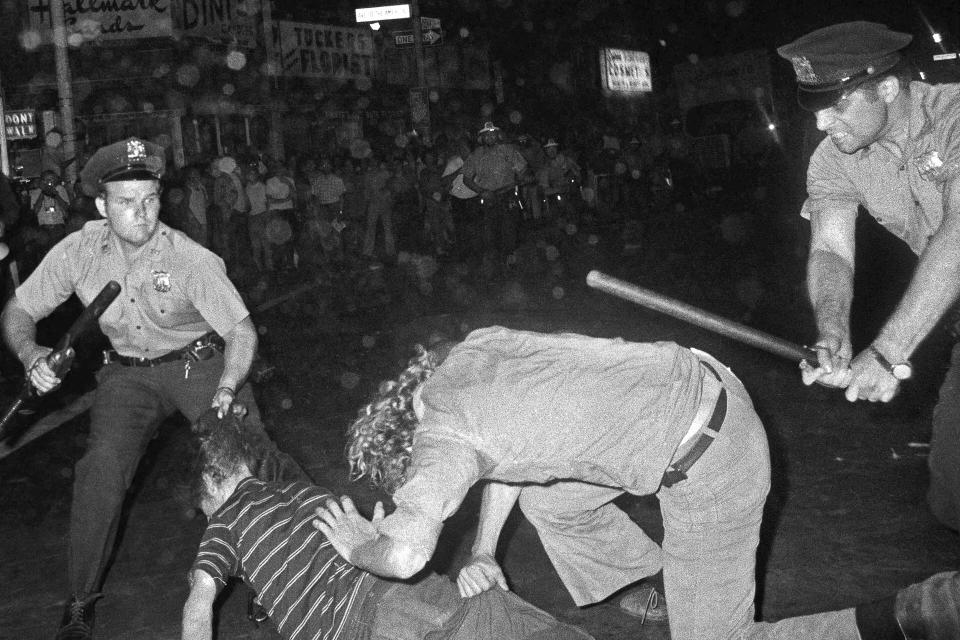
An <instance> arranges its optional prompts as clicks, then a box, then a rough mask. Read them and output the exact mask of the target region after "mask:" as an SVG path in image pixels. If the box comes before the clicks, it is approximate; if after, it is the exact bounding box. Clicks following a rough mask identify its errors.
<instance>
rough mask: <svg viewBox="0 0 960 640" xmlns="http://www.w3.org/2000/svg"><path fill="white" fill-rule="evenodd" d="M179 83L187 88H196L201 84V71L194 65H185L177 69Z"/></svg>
mask: <svg viewBox="0 0 960 640" xmlns="http://www.w3.org/2000/svg"><path fill="white" fill-rule="evenodd" d="M177 82H179V83H180V84H181V85H183V86H185V87H193V86H196V84H197V83H198V82H200V70H199V69H198V68H197V67H196V66H195V65H192V64H185V65H183V66H182V67H180V68H179V69H177Z"/></svg>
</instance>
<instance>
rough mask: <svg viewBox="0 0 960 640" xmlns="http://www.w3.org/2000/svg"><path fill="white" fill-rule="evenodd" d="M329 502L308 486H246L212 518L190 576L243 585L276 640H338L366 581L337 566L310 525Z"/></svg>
mask: <svg viewBox="0 0 960 640" xmlns="http://www.w3.org/2000/svg"><path fill="white" fill-rule="evenodd" d="M329 497H331V494H330V493H329V492H328V491H326V490H324V489H322V488H320V487H315V486H313V485H309V484H306V483H303V482H294V483H290V484H286V485H282V484H279V483H268V482H262V481H260V480H257V479H255V478H252V477H251V478H246V479H244V480H242V481H241V482H240V484H239V485H237V489H236V491H234V493H233V495H232V496H230V499H229V500H227V502H226V503H224V505H223V506H222V507H220V509H219V510H218V511H217V512H216V513H215V514H213V516H212V517H211V518H210V522H209V524H208V525H207V530H206V532H205V533H204V535H203V540H202V541H201V543H200V550H199V552H198V554H197V559H196V561H195V562H194V564H193V568H194V569H197V570H200V571H204V572H205V573H208V574H210V576H211V577H212V578H213V579H214V581H215V582H216V584H217V589H218V590H219V589H221V588H223V586H224V584H225V583H226V580H227V579H228V578H229V577H231V576H238V577H241V578H243V580H244V581H245V582H246V583H247V584H249V585H251V586H252V587H253V589H254V590H255V591H256V592H257V594H258V600H259V602H260V604H261V605H262V606H263V607H264V608H265V609H266V610H267V612H268V613H269V614H270V618H271V619H272V620H273V622H274V624H276V625H277V628H278V629H279V630H280V633H281V634H282V635H283V637H284V638H289V639H290V640H301V639H322V640H337V639H341V640H346V639H348V638H352V637H353V636H354V635H355V632H356V630H355V629H353V628H351V627H353V624H351V621H352V620H354V618H355V616H353V615H351V613H352V612H353V609H354V607H356V606H358V605H359V603H360V602H361V601H362V600H363V596H364V595H365V594H366V592H367V591H368V590H369V588H370V586H372V584H373V582H374V578H373V577H372V576H371V575H370V574H368V573H366V572H365V571H361V570H360V569H357V568H356V567H354V566H353V565H351V564H350V563H348V562H347V561H346V560H344V559H343V558H342V557H340V555H338V554H337V552H336V551H335V550H334V549H333V546H332V545H331V544H330V542H329V541H328V540H326V538H324V537H323V534H321V533H320V532H319V531H317V530H316V529H315V528H314V527H313V525H312V524H311V520H313V518H314V509H315V508H316V507H318V506H320V504H322V502H323V501H324V500H326V499H327V498H329Z"/></svg>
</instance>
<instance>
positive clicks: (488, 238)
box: [461, 122, 530, 269]
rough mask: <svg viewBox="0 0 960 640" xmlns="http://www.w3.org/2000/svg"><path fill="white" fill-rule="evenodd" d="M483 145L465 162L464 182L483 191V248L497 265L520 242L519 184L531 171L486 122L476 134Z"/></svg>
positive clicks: (473, 188) (492, 126) (479, 191)
mask: <svg viewBox="0 0 960 640" xmlns="http://www.w3.org/2000/svg"><path fill="white" fill-rule="evenodd" d="M477 136H478V137H479V140H480V146H478V147H477V148H476V149H474V151H473V153H471V154H470V155H469V156H468V157H467V159H466V160H465V161H464V163H463V168H462V169H461V171H462V172H463V184H465V185H466V186H467V187H469V188H470V189H472V190H473V191H476V192H477V193H479V194H480V207H481V212H482V216H483V218H482V219H483V222H482V224H483V244H484V251H485V252H486V254H487V255H489V256H490V257H491V258H492V259H493V266H494V268H495V269H496V268H498V267H499V266H500V263H502V262H503V258H504V257H505V256H506V255H507V254H509V253H512V252H513V250H514V249H515V248H516V244H517V224H518V222H519V220H518V217H519V214H518V212H517V211H516V209H515V207H514V204H515V194H516V187H517V183H518V181H519V182H523V181H524V180H526V179H527V178H528V176H529V174H530V170H529V168H528V167H527V161H526V160H525V159H524V157H523V156H522V155H520V153H519V152H518V151H517V150H516V148H514V147H513V146H512V145H507V144H503V135H502V132H501V131H500V127H497V126H495V125H494V124H493V123H492V122H487V123H485V124H484V125H483V128H482V129H480V131H479V132H478V133H477Z"/></svg>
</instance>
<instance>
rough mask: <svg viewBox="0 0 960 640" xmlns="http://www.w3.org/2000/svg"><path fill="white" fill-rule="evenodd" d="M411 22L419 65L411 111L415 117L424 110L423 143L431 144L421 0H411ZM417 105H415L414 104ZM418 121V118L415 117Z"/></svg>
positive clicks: (414, 54) (422, 122)
mask: <svg viewBox="0 0 960 640" xmlns="http://www.w3.org/2000/svg"><path fill="white" fill-rule="evenodd" d="M410 22H411V24H412V26H413V57H414V59H415V60H416V64H417V88H416V93H417V94H418V98H417V100H411V101H410V111H411V115H412V116H413V110H414V109H415V108H419V109H420V110H422V116H423V119H422V120H420V121H419V122H420V126H421V127H422V128H423V142H424V143H425V144H430V98H429V96H428V95H427V93H428V92H427V74H426V71H425V70H424V64H423V28H422V25H421V24H420V2H419V0H410ZM415 102H416V103H417V104H414V103H415ZM413 119H414V122H416V121H417V119H416V116H414V117H413Z"/></svg>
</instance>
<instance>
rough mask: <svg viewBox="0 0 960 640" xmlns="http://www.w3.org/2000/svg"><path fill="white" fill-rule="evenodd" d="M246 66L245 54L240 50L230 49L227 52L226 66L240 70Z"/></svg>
mask: <svg viewBox="0 0 960 640" xmlns="http://www.w3.org/2000/svg"><path fill="white" fill-rule="evenodd" d="M245 66H247V56H246V54H244V53H243V52H242V51H231V52H230V53H228V54H227V68H228V69H232V70H233V71H240V70H241V69H243V68H244V67H245Z"/></svg>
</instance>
